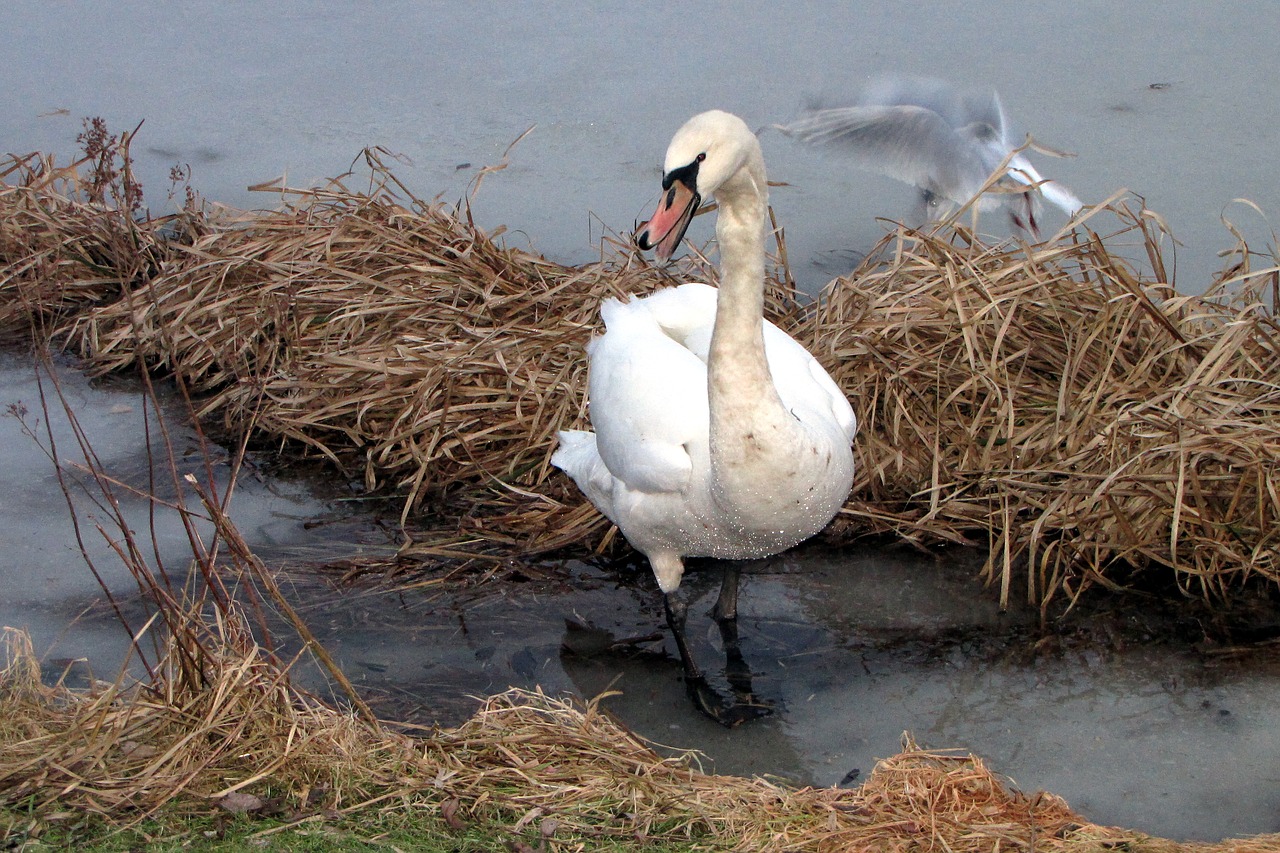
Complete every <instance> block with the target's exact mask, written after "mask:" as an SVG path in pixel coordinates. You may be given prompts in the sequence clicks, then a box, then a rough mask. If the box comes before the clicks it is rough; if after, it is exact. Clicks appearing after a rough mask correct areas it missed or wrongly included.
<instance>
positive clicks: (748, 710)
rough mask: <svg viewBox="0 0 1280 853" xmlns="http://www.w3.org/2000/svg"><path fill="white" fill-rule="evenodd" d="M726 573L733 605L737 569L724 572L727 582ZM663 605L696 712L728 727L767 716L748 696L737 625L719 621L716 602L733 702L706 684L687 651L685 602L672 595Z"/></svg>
mask: <svg viewBox="0 0 1280 853" xmlns="http://www.w3.org/2000/svg"><path fill="white" fill-rule="evenodd" d="M729 571H732V573H733V580H732V585H733V589H732V590H731V591H730V592H729V595H730V596H731V599H729V601H730V604H731V605H733V604H736V601H734V600H735V599H736V597H737V569H736V568H734V569H732V570H726V575H725V577H726V580H727V579H728V578H729V574H728V572H729ZM720 594H721V598H722V599H724V598H725V595H726V591H725V587H724V586H723V585H722V586H721V592H720ZM662 603H663V607H664V609H665V610H666V614H667V624H668V625H669V626H670V627H671V634H672V637H673V638H674V639H675V643H676V650H677V651H678V652H679V654H680V664H681V666H682V667H683V668H684V684H685V689H686V690H688V691H689V697H690V698H691V699H693V703H694V704H695V705H696V706H697V707H698V710H700V711H701V712H702V713H704V714H706V715H707V716H708V717H710V718H711V719H713V720H715V721H716V722H717V723H720V724H721V725H722V726H727V727H729V728H732V727H734V726H737V725H740V724H741V723H744V722H746V721H747V720H751V719H755V718H756V717H761V716H764V715H765V714H768V713H770V709H769V708H768V707H766V706H763V705H760V704H759V703H757V702H756V701H755V699H754V697H752V695H751V671H750V670H749V669H748V668H747V664H746V661H745V660H744V659H743V657H742V651H741V649H740V648H739V645H738V628H737V623H736V621H735V620H734V619H732V618H729V619H723V620H722V619H720V617H719V615H718V614H719V611H720V603H719V602H717V605H716V613H717V616H716V618H717V622H719V623H720V635H721V636H722V637H723V638H724V641H725V652H726V656H727V658H728V663H727V666H726V669H727V673H728V677H729V683H730V685H731V686H732V687H733V688H734V693H735V694H736V701H726V699H725V698H724V697H723V696H721V695H720V694H719V693H717V692H716V691H715V690H713V689H712V687H711V685H710V684H708V683H707V679H706V676H705V675H703V674H702V670H701V668H699V666H698V665H697V663H696V662H695V661H694V660H693V653H692V652H691V651H690V650H689V642H688V640H687V638H686V637H685V621H686V618H687V616H688V607H689V605H688V602H687V601H685V600H684V598H683V597H681V596H679V595H678V594H675V593H672V594H667V595H664V596H663V597H662ZM730 609H731V610H734V611H736V607H733V606H731V608H730ZM726 626H728V627H727V628H726ZM726 631H727V632H728V633H726ZM743 685H745V687H744V686H743Z"/></svg>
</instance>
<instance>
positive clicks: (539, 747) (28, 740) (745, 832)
mask: <svg viewBox="0 0 1280 853" xmlns="http://www.w3.org/2000/svg"><path fill="white" fill-rule="evenodd" d="M3 645H4V661H3V662H4V668H3V670H0V747H2V749H0V805H3V806H5V807H8V808H13V807H15V806H21V807H22V808H23V810H24V812H26V813H29V814H31V815H33V818H32V820H31V822H30V823H29V824H28V825H25V826H21V827H11V829H13V831H15V832H17V831H22V832H25V833H28V834H34V835H37V836H38V834H39V832H40V831H41V828H42V827H43V826H47V825H49V824H51V823H52V824H56V823H57V822H59V821H71V820H78V819H80V816H81V815H83V814H85V813H93V814H98V815H102V816H104V817H106V818H107V819H109V820H112V821H116V822H120V823H122V824H128V823H132V822H134V821H136V820H139V819H141V818H143V817H145V816H146V815H148V814H150V813H152V812H154V810H155V809H157V808H159V807H160V806H161V805H165V806H166V808H168V809H170V810H175V809H176V810H178V811H185V812H189V813H202V812H207V811H209V810H210V809H213V808H215V807H216V806H217V805H219V804H221V805H222V806H223V807H224V808H234V807H240V808H245V809H247V810H248V811H250V812H251V813H254V814H260V815H263V816H268V815H272V816H277V817H279V816H284V817H286V818H288V819H289V820H290V821H291V824H290V825H294V826H296V825H299V824H302V823H307V822H314V821H320V822H331V823H332V822H338V821H340V820H342V819H343V818H344V816H355V815H368V814H370V813H371V812H405V813H408V812H418V811H422V810H424V809H425V810H429V812H430V813H432V814H438V815H440V817H441V821H442V822H443V823H447V825H449V826H451V827H454V828H455V829H457V830H458V831H459V832H461V831H463V830H465V829H466V827H467V826H469V825H470V824H472V823H475V824H478V825H483V826H490V827H495V828H505V831H509V832H511V833H512V834H513V835H514V836H517V837H518V836H520V835H522V834H525V835H532V836H533V837H535V838H536V837H538V836H541V837H542V838H543V839H545V841H547V842H550V844H551V849H560V848H559V844H560V843H563V844H564V845H565V846H566V849H580V844H581V840H582V839H584V838H586V839H591V838H601V837H614V838H619V839H632V840H635V841H638V842H644V841H646V840H651V841H679V840H686V841H688V842H690V843H691V844H692V845H694V847H693V848H692V849H715V850H744V851H745V850H794V851H801V850H812V851H845V850H877V851H895V850H901V851H907V850H929V849H939V850H953V851H957V853H959V851H989V850H995V849H1010V850H1018V849H1036V850H1042V851H1070V850H1102V849H1127V850H1131V851H1174V850H1203V851H1227V850H1236V851H1246V850H1251V851H1276V850H1280V836H1271V837H1266V838H1257V839H1254V840H1252V841H1250V842H1223V843H1221V844H1214V845H1207V844H1206V845H1178V844H1174V843H1173V842H1166V841H1163V840H1161V839H1155V838H1150V837H1147V836H1144V835H1142V834H1141V833H1136V832H1129V831H1125V830H1120V829H1115V828H1107V827H1100V826H1096V825H1093V824H1090V823H1088V822H1087V821H1086V820H1085V819H1084V818H1082V817H1080V816H1079V815H1078V814H1076V813H1074V812H1072V811H1071V809H1070V808H1068V807H1067V805H1066V804H1065V803H1064V802H1063V801H1062V800H1061V799H1059V798H1057V797H1054V796H1052V795H1049V794H1043V793H1041V794H1035V795H1025V794H1022V793H1019V792H1017V791H1016V790H1012V789H1011V788H1010V787H1009V786H1008V785H1007V784H1006V783H1005V782H1004V781H1002V780H1001V779H1000V778H999V777H998V776H996V775H995V774H993V773H992V772H991V771H990V770H989V769H988V768H987V767H986V766H985V765H984V764H983V762H982V761H981V760H979V759H977V758H975V757H973V756H968V755H952V754H949V753H937V752H930V751H927V750H922V749H920V748H919V747H917V746H916V745H915V744H914V743H911V742H910V741H909V740H908V741H905V742H904V745H903V752H902V753H900V754H898V755H896V756H894V757H892V758H889V759H887V760H884V761H881V762H880V763H879V764H878V765H877V766H876V768H875V770H874V771H873V772H872V774H871V776H870V777H869V778H868V780H867V782H866V783H865V784H864V785H862V786H861V787H860V788H857V789H851V790H846V789H837V788H800V789H795V788H790V787H787V786H785V785H781V784H776V783H773V782H769V781H766V780H763V779H759V778H755V779H745V778H739V777H731V776H713V775H707V774H704V773H702V772H700V771H699V770H697V769H696V768H695V766H694V765H693V764H692V761H691V758H692V757H691V756H677V757H674V758H662V757H661V756H659V755H658V754H656V753H655V752H654V751H653V750H652V749H651V748H650V747H649V746H648V745H647V744H645V743H644V742H642V741H641V740H639V739H638V738H636V736H635V735H633V734H632V733H631V732H629V731H627V730H626V729H624V728H622V727H620V726H618V725H617V724H616V723H615V722H613V720H612V719H611V718H610V717H609V716H608V715H607V714H605V713H603V712H602V711H601V710H600V708H599V707H598V706H597V705H596V704H595V703H594V702H593V703H588V704H586V705H582V704H580V703H577V702H574V701H569V700H561V699H556V698H552V697H548V696H545V695H543V694H541V693H536V692H535V693H529V692H523V691H516V690H513V691H510V692H508V693H504V694H501V695H499V696H494V697H491V698H490V699H488V700H487V701H486V702H485V704H484V705H483V707H482V708H481V709H480V710H479V711H477V712H476V714H475V716H474V717H473V718H472V719H471V720H469V721H468V722H466V723H465V724H463V725H462V726H460V727H458V728H456V729H449V730H437V731H434V732H433V733H432V734H431V735H430V736H428V737H423V738H412V737H409V736H406V735H403V734H398V733H395V732H392V731H389V730H388V729H387V728H386V727H384V726H382V725H381V724H377V723H368V722H364V721H361V720H359V719H358V718H356V717H354V716H352V715H350V714H344V713H341V712H339V711H336V710H333V709H330V708H328V707H325V706H323V705H321V704H319V703H318V702H316V701H315V700H314V699H312V698H311V697H309V696H307V695H305V694H300V693H297V692H295V691H294V690H293V689H292V688H290V687H289V686H288V682H287V679H286V678H285V677H284V675H283V673H282V671H281V670H280V669H278V668H277V667H276V666H275V665H274V664H272V663H271V662H270V660H269V659H268V658H267V657H266V656H264V654H263V653H262V651H261V650H259V649H254V648H252V647H248V648H240V649H239V650H238V651H236V650H233V648H232V647H231V646H224V647H223V649H222V650H221V652H220V653H217V654H208V655H206V656H205V657H204V661H205V665H206V667H207V675H208V678H209V680H208V686H207V687H206V688H205V689H203V690H199V691H183V690H174V689H171V688H169V687H166V686H165V685H167V684H171V682H168V681H167V680H165V679H161V680H159V681H157V682H153V683H150V684H144V685H138V686H135V687H132V688H129V689H127V690H125V689H121V688H119V687H117V686H110V687H101V686H100V687H99V688H97V689H96V690H94V691H90V692H76V691H72V690H69V689H67V688H64V687H61V686H46V685H43V684H42V683H41V682H40V680H39V665H38V664H37V663H36V662H35V658H34V656H33V655H32V652H31V649H30V644H29V640H28V639H27V638H26V637H25V635H23V634H21V633H18V632H12V631H9V632H6V633H5V635H4V643H3ZM233 645H234V644H233ZM237 798H240V799H237ZM246 801H247V804H246V805H237V804H239V803H244V802H246ZM273 831H275V830H274V829H268V830H264V832H267V833H270V832H273Z"/></svg>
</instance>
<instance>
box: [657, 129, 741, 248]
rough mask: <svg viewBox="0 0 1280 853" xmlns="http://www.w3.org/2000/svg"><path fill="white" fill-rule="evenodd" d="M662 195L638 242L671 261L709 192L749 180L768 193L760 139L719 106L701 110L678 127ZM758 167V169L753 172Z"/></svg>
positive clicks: (668, 157) (665, 167)
mask: <svg viewBox="0 0 1280 853" xmlns="http://www.w3.org/2000/svg"><path fill="white" fill-rule="evenodd" d="M662 169H663V174H662V198H661V200H660V201H659V202H658V210H657V212H656V213H654V215H653V218H652V219H650V220H649V221H648V222H645V223H644V224H642V225H641V226H640V230H639V231H637V232H636V242H637V243H639V245H640V248H641V249H650V248H652V249H654V250H655V251H654V254H656V255H657V256H658V259H659V260H663V261H665V260H667V259H668V258H670V257H671V256H672V255H673V254H674V253H675V250H676V249H677V248H678V247H679V245H680V240H681V238H683V237H684V232H685V229H686V228H688V227H689V222H690V220H692V219H693V215H694V213H695V212H697V210H698V205H699V204H700V203H701V202H702V199H703V198H704V197H706V196H711V195H713V194H715V192H716V190H718V189H720V188H722V187H726V188H727V187H728V186H730V185H732V184H735V183H737V182H740V181H743V180H746V181H749V182H751V184H752V185H753V186H752V189H753V190H754V191H755V192H757V193H762V194H763V193H764V192H766V190H765V181H764V159H763V156H762V155H761V153H760V143H759V141H758V140H757V139H756V135H755V134H754V133H752V132H751V128H749V127H747V124H746V122H744V121H743V120H742V119H740V118H738V117H737V116H735V115H733V114H731V113H726V112H723V111H721V110H711V111H709V112H705V113H700V114H698V115H696V116H694V117H693V118H691V119H689V120H688V121H687V122H685V123H684V126H683V127H681V128H680V129H679V130H678V131H676V135H675V136H674V137H672V139H671V144H670V145H669V146H667V159H666V161H665V163H664V164H663V167H662ZM753 172H755V174H753Z"/></svg>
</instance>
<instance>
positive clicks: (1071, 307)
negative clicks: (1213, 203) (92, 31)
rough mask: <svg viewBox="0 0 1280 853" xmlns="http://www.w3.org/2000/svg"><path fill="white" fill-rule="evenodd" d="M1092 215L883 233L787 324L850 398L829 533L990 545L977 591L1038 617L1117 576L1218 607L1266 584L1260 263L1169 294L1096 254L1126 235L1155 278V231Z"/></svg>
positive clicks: (1279, 571) (1269, 544) (1265, 386)
mask: <svg viewBox="0 0 1280 853" xmlns="http://www.w3.org/2000/svg"><path fill="white" fill-rule="evenodd" d="M1105 214H1106V216H1107V217H1108V219H1109V220H1111V219H1114V220H1118V222H1119V224H1118V225H1117V227H1116V230H1115V231H1114V232H1113V233H1111V234H1109V235H1107V236H1106V237H1105V238H1104V237H1102V236H1101V235H1099V234H1098V233H1097V232H1096V231H1093V230H1091V229H1089V228H1087V227H1078V228H1077V229H1076V230H1074V231H1072V232H1070V233H1069V234H1067V235H1066V236H1064V237H1061V238H1060V239H1058V240H1055V241H1050V242H1048V243H1045V244H1043V245H1038V246H1030V247H1027V246H1009V245H1005V246H1000V247H990V246H986V245H983V244H981V243H978V242H975V241H972V240H971V239H970V238H969V237H968V235H967V234H966V233H964V232H955V231H948V232H943V233H939V234H926V233H920V232H916V231H910V230H906V229H903V230H900V231H898V232H897V233H896V234H892V235H889V236H888V237H886V238H885V240H884V241H883V242H882V244H881V246H880V247H879V249H878V250H877V251H876V252H873V253H872V255H871V256H870V258H869V260H868V261H867V262H866V263H864V264H863V265H862V266H861V267H860V268H859V269H858V270H857V271H855V272H854V273H853V274H852V275H850V276H849V277H847V278H843V279H839V280H837V281H836V282H834V283H833V284H832V286H831V289H830V291H829V292H828V293H827V295H826V298H825V299H824V300H823V301H822V303H821V305H820V306H819V307H818V309H817V311H816V312H815V313H813V314H811V315H808V316H805V317H796V318H795V319H794V328H796V329H798V330H799V331H800V332H801V334H803V335H804V337H805V339H806V340H807V341H808V342H809V344H810V345H811V346H812V347H813V348H814V351H815V352H817V353H818V354H819V357H820V358H822V359H823V360H824V361H825V362H826V363H827V364H830V365H832V366H833V375H834V377H835V378H836V380H837V382H838V383H839V384H840V385H841V387H842V388H844V389H845V390H846V392H848V394H849V396H850V398H851V399H853V400H855V401H858V404H859V405H858V411H859V415H860V417H861V418H862V424H863V427H862V432H861V433H860V435H859V439H858V441H857V443H856V451H857V457H858V466H859V474H858V480H857V482H856V483H855V486H854V495H853V498H852V499H851V501H850V502H849V504H848V505H847V507H846V509H845V514H844V517H843V523H844V524H845V526H847V527H853V528H854V529H855V530H857V529H860V530H865V529H866V528H867V527H872V528H874V529H881V530H889V531H892V532H894V533H895V534H897V535H899V536H904V537H907V538H912V539H919V540H926V541H927V540H930V539H936V538H944V539H951V540H962V539H964V538H965V537H966V536H968V535H969V534H970V533H971V532H974V531H985V532H986V534H987V539H988V543H989V544H990V558H989V561H988V564H987V573H988V576H989V577H990V578H991V579H993V580H996V581H998V582H999V584H1000V585H1001V587H1002V589H1003V591H1004V594H1005V596H1008V595H1009V594H1010V589H1011V587H1013V586H1014V584H1015V582H1016V581H1018V579H1019V578H1018V577H1017V576H1015V573H1020V574H1021V573H1025V574H1022V575H1021V576H1023V577H1025V579H1026V597H1027V599H1028V600H1029V601H1031V602H1032V603H1040V604H1042V605H1045V606H1047V604H1048V602H1049V601H1050V600H1051V599H1052V598H1053V597H1054V595H1055V594H1056V593H1058V592H1059V591H1065V592H1066V593H1068V594H1071V593H1074V592H1076V591H1078V590H1079V589H1080V588H1081V587H1082V586H1083V585H1085V584H1088V583H1091V582H1095V581H1100V582H1104V583H1106V582H1107V581H1108V578H1109V576H1110V575H1111V574H1112V572H1113V570H1114V569H1115V568H1116V567H1117V565H1121V566H1123V567H1125V568H1132V567H1138V568H1141V567H1146V566H1150V565H1158V566H1166V567H1170V568H1172V569H1174V572H1175V574H1174V577H1176V579H1177V581H1178V583H1179V584H1181V585H1182V587H1183V588H1184V589H1186V590H1187V591H1188V592H1193V593H1197V594H1204V595H1208V596H1220V597H1223V598H1225V597H1227V595H1228V593H1229V591H1230V589H1231V588H1232V587H1233V585H1238V584H1240V583H1241V582H1243V581H1245V580H1247V579H1249V578H1250V577H1254V576H1258V577H1261V578H1264V579H1266V580H1267V581H1269V582H1271V583H1278V582H1280V563H1278V562H1277V556H1278V552H1277V539H1276V531H1277V529H1280V503H1277V488H1276V486H1277V483H1278V482H1280V480H1278V479H1277V476H1276V475H1277V471H1278V470H1280V468H1278V466H1280V417H1278V416H1280V334H1278V333H1277V332H1278V330H1277V324H1276V318H1275V316H1274V314H1273V313H1272V312H1271V310H1269V309H1268V307H1267V301H1268V299H1267V297H1271V298H1274V288H1275V285H1276V281H1277V274H1276V267H1275V266H1274V264H1275V259H1274V258H1271V259H1270V263H1271V266H1270V267H1269V268H1266V269H1263V270H1257V269H1251V268H1250V264H1251V262H1252V260H1253V259H1252V257H1251V256H1250V254H1249V252H1248V249H1247V247H1245V246H1243V244H1242V245H1240V246H1239V247H1237V251H1236V255H1235V260H1236V263H1235V264H1234V266H1233V267H1232V268H1231V272H1232V273H1233V274H1234V280H1233V281H1232V282H1230V285H1229V286H1225V285H1224V286H1219V287H1217V288H1215V289H1214V290H1213V291H1211V292H1210V294H1208V295H1206V296H1203V297H1193V296H1183V295H1179V294H1178V293H1177V292H1176V291H1174V290H1173V288H1172V287H1170V286H1168V285H1167V284H1164V283H1163V282H1162V281H1159V280H1154V281H1153V280H1151V279H1150V278H1142V277H1140V276H1139V275H1138V273H1137V272H1135V270H1134V269H1133V267H1132V266H1131V265H1130V264H1128V263H1127V262H1125V261H1123V260H1122V259H1120V258H1119V257H1117V256H1116V255H1114V254H1112V253H1111V251H1109V250H1108V248H1107V245H1108V244H1110V243H1113V242H1123V241H1125V240H1128V241H1130V242H1135V238H1136V242H1138V243H1140V244H1141V245H1143V246H1144V247H1145V249H1146V251H1147V252H1148V253H1149V257H1150V259H1151V262H1152V264H1153V266H1154V268H1155V269H1156V270H1157V273H1158V276H1159V275H1160V274H1161V273H1162V260H1161V257H1160V253H1159V243H1160V240H1161V236H1162V235H1161V233H1160V231H1159V229H1158V228H1157V227H1156V226H1155V225H1154V224H1153V221H1152V220H1151V219H1149V218H1146V217H1145V215H1144V214H1143V213H1141V212H1139V213H1134V212H1133V211H1131V210H1130V208H1128V207H1127V206H1126V205H1124V204H1114V205H1112V206H1111V207H1109V208H1107V209H1106V210H1105ZM1094 216H1095V218H1102V213H1096V214H1095V215H1094ZM1264 288H1270V289H1271V292H1269V293H1268V292H1264V290H1263V289H1264Z"/></svg>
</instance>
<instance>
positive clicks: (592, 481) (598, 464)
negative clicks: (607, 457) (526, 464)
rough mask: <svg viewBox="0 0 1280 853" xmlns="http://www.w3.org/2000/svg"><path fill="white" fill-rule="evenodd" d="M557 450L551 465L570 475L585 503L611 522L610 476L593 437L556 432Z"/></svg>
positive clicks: (579, 432)
mask: <svg viewBox="0 0 1280 853" xmlns="http://www.w3.org/2000/svg"><path fill="white" fill-rule="evenodd" d="M556 437H557V438H558V439H559V445H560V446H559V447H557V448H556V452H555V453H553V454H551V464H552V465H554V466H556V467H557V468H559V469H560V470H561V471H563V472H565V473H566V474H568V475H569V477H570V478H572V479H573V481H574V482H575V483H577V484H578V488H579V489H581V490H582V493H583V494H584V495H586V496H587V500H589V501H591V502H592V503H593V504H595V506H596V509H598V510H600V512H602V513H604V514H605V515H606V516H607V517H608V518H609V519H610V520H613V475H612V474H611V473H609V469H608V468H607V467H605V464H604V460H603V459H601V458H600V451H599V450H598V449H597V448H596V434H595V433H594V432H587V431H585V430H580V429H566V430H561V431H560V432H558V433H556Z"/></svg>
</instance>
